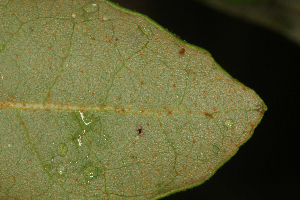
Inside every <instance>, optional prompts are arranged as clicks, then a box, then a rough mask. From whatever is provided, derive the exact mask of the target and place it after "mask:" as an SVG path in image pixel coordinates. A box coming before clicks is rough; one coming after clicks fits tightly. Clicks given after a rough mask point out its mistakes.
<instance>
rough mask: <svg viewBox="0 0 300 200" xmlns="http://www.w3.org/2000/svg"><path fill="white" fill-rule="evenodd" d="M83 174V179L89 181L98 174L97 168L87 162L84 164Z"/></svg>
mask: <svg viewBox="0 0 300 200" xmlns="http://www.w3.org/2000/svg"><path fill="white" fill-rule="evenodd" d="M83 175H84V177H85V179H86V180H87V181H88V182H90V181H91V180H93V179H94V178H96V177H97V176H98V168H97V167H94V166H92V165H91V164H90V163H88V164H86V165H85V166H84V170H83Z"/></svg>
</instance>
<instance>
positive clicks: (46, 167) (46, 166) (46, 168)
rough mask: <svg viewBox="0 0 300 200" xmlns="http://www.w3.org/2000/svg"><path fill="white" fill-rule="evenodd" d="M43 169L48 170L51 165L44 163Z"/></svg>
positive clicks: (50, 168)
mask: <svg viewBox="0 0 300 200" xmlns="http://www.w3.org/2000/svg"><path fill="white" fill-rule="evenodd" d="M44 169H45V170H46V171H48V172H49V171H51V170H52V165H51V164H45V165H44Z"/></svg>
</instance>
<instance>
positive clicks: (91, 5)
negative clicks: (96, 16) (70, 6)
mask: <svg viewBox="0 0 300 200" xmlns="http://www.w3.org/2000/svg"><path fill="white" fill-rule="evenodd" d="M98 9H99V5H98V4H97V2H95V1H89V2H87V3H86V4H85V5H84V7H83V10H84V11H85V12H88V13H91V12H96V11H97V10H98Z"/></svg>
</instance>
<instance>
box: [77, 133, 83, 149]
mask: <svg viewBox="0 0 300 200" xmlns="http://www.w3.org/2000/svg"><path fill="white" fill-rule="evenodd" d="M77 141H78V145H79V146H80V147H81V145H82V142H81V135H79V138H78V139H77Z"/></svg>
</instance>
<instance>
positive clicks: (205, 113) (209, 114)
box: [203, 112, 214, 119]
mask: <svg viewBox="0 0 300 200" xmlns="http://www.w3.org/2000/svg"><path fill="white" fill-rule="evenodd" d="M203 114H204V115H205V116H206V117H209V118H211V119H213V118H214V116H213V115H212V114H211V113H208V112H204V113H203Z"/></svg>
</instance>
